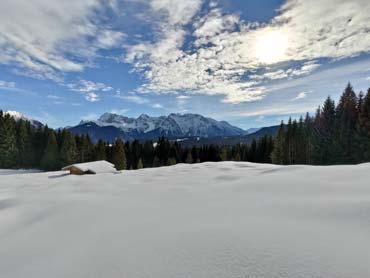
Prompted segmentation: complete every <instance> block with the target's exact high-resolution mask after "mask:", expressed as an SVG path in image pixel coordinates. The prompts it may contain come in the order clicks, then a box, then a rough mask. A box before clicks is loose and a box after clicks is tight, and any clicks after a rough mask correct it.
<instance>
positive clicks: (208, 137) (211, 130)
mask: <svg viewBox="0 0 370 278" xmlns="http://www.w3.org/2000/svg"><path fill="white" fill-rule="evenodd" d="M4 113H5V114H8V115H10V116H11V117H13V118H14V119H15V120H20V119H22V120H27V121H29V122H30V123H31V124H32V125H33V126H35V127H42V126H44V125H43V124H42V123H41V122H39V121H37V120H34V119H31V118H29V117H26V116H25V115H24V114H22V113H20V112H17V111H5V112H4ZM65 128H66V129H69V130H70V131H72V132H73V133H75V134H88V135H89V136H90V138H91V139H92V140H93V141H94V142H97V141H98V140H99V139H103V140H104V141H106V142H114V141H115V140H116V139H117V138H121V139H123V140H134V139H138V140H141V141H144V140H156V139H158V137H161V136H164V137H166V138H169V139H170V140H171V141H173V142H174V141H177V142H179V143H180V144H181V145H184V146H201V145H210V144H217V145H236V144H247V143H250V142H252V140H253V139H258V138H260V137H262V136H265V135H275V134H276V132H277V129H278V126H271V127H263V128H250V129H248V130H243V129H241V128H238V127H236V126H233V125H231V124H229V123H227V122H225V121H216V120H214V119H212V118H208V117H204V116H202V115H199V114H175V113H173V114H170V115H168V116H160V117H150V116H148V115H146V114H142V115H140V116H139V117H138V118H129V117H126V116H122V115H118V114H114V113H104V114H103V115H101V116H100V117H99V118H98V119H97V120H89V121H86V120H85V121H81V122H80V123H79V124H77V125H76V126H73V127H65Z"/></svg>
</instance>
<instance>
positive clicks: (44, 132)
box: [0, 111, 273, 171]
mask: <svg viewBox="0 0 370 278" xmlns="http://www.w3.org/2000/svg"><path fill="white" fill-rule="evenodd" d="M272 145H273V139H272V137H267V136H266V137H263V138H261V139H260V140H258V141H253V142H252V144H251V145H249V146H247V145H237V146H233V147H222V146H215V145H210V146H204V147H193V148H184V147H182V146H181V145H180V144H179V143H177V142H174V143H170V141H169V140H168V139H166V138H159V139H158V140H157V141H156V142H153V141H146V142H140V141H138V140H134V141H132V142H125V143H124V142H122V140H121V139H117V140H116V141H115V142H114V143H113V144H109V143H105V142H103V141H102V140H99V141H98V142H97V143H96V144H94V143H93V142H92V141H91V140H90V138H89V136H88V135H74V134H72V133H71V132H70V131H68V130H66V129H64V130H58V131H55V130H53V129H50V128H48V127H47V126H45V127H40V128H35V127H34V126H32V125H31V123H30V122H28V121H24V120H18V121H16V120H14V119H13V118H12V117H11V116H9V115H8V114H5V113H3V112H2V111H0V168H24V169H27V168H34V169H43V170H49V171H52V170H59V169H60V168H61V167H64V166H67V165H70V164H73V163H80V162H88V161H95V160H107V161H110V162H112V163H113V164H114V165H115V166H116V168H117V169H118V170H123V169H140V168H148V167H160V166H167V165H168V166H169V165H175V164H177V163H197V162H205V161H226V160H236V161H253V162H261V163H270V162H271V158H270V157H271V156H270V154H271V151H272Z"/></svg>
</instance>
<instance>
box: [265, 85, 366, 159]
mask: <svg viewBox="0 0 370 278" xmlns="http://www.w3.org/2000/svg"><path fill="white" fill-rule="evenodd" d="M271 159H272V162H273V163H275V164H284V165H290V164H310V165H335V164H358V163H363V162H369V161H370V89H369V90H368V91H367V93H366V95H364V94H363V93H362V92H360V93H359V94H358V95H357V94H356V93H355V92H354V90H353V88H352V86H351V84H348V85H347V87H346V88H345V90H344V92H343V94H342V95H341V97H340V99H339V102H338V104H336V103H335V102H334V101H333V100H332V99H331V98H330V97H328V98H327V99H326V100H325V102H324V104H323V105H322V106H320V107H318V109H317V111H316V113H315V115H314V116H310V115H309V114H307V115H306V117H305V118H304V119H303V118H300V119H299V120H298V121H297V120H291V119H290V120H289V121H288V123H287V124H284V123H283V122H282V123H281V126H280V128H279V131H278V134H277V135H276V138H275V139H274V150H273V152H272V155H271Z"/></svg>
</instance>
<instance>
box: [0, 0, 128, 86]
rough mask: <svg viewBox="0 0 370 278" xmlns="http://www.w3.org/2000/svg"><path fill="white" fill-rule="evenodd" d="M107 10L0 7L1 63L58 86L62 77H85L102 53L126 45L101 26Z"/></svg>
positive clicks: (84, 5) (21, 0) (32, 2)
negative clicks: (83, 73) (64, 74)
mask: <svg viewBox="0 0 370 278" xmlns="http://www.w3.org/2000/svg"><path fill="white" fill-rule="evenodd" d="M111 2H112V1H111ZM108 6H109V7H111V5H107V4H104V1H100V0H80V1H75V0H63V1H58V0H49V1H44V0H2V1H0V63H1V64H7V65H11V66H12V67H16V68H15V70H14V72H16V73H19V74H24V75H29V76H32V77H35V78H48V79H53V80H55V81H58V82H60V79H61V77H60V73H61V72H78V71H82V70H83V69H84V68H85V67H86V66H87V65H88V64H89V60H90V59H93V58H94V56H95V55H96V53H97V51H98V50H99V49H106V48H111V47H114V46H117V45H118V43H119V42H120V41H122V39H123V34H122V33H120V32H116V31H114V30H110V29H109V27H107V26H104V25H103V24H102V21H101V20H100V18H101V15H100V14H99V11H105V10H106V9H107V8H108Z"/></svg>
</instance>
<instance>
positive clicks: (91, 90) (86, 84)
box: [66, 79, 113, 102]
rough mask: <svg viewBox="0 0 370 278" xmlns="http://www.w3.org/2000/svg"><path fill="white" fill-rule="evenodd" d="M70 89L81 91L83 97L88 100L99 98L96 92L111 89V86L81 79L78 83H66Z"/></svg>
mask: <svg viewBox="0 0 370 278" xmlns="http://www.w3.org/2000/svg"><path fill="white" fill-rule="evenodd" d="M66 86H67V88H69V89H70V90H71V91H74V92H79V93H82V94H83V95H84V97H85V99H86V100H87V101H89V102H96V101H99V100H100V97H99V95H98V92H109V91H113V88H112V87H110V86H107V85H105V84H104V83H99V82H93V81H89V80H84V79H81V80H79V82H78V83H69V84H67V85H66Z"/></svg>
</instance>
